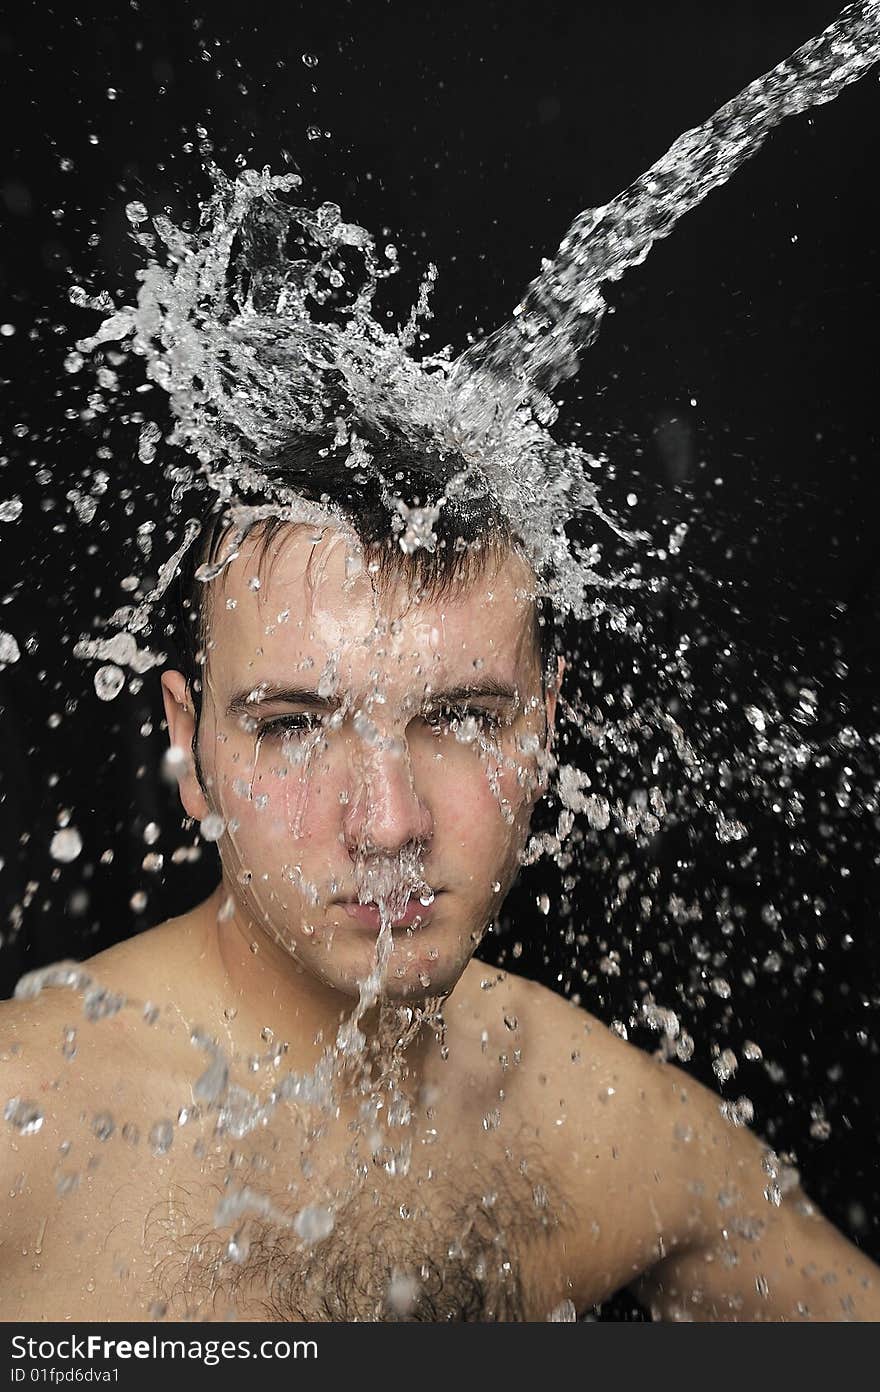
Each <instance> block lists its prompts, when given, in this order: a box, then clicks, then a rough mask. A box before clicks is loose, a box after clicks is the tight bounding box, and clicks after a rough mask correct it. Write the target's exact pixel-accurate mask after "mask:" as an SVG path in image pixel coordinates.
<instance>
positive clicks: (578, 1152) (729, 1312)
mask: <svg viewBox="0 0 880 1392" xmlns="http://www.w3.org/2000/svg"><path fill="white" fill-rule="evenodd" d="M533 989H534V990H536V991H539V992H540V997H534V996H533V997H532V1002H531V1004H532V1009H531V1011H530V1019H531V1020H532V1021H534V1020H536V1019H540V1020H542V1021H543V1027H542V1028H541V1029H540V1030H537V1031H536V1029H535V1026H534V1024H533V1025H532V1028H531V1029H530V1031H529V1032H530V1034H532V1035H533V1036H534V1055H535V1058H536V1060H541V1067H542V1070H543V1076H552V1078H553V1081H554V1084H555V1087H554V1089H553V1091H552V1092H549V1093H548V1091H547V1088H546V1087H545V1088H544V1089H543V1103H542V1106H541V1109H540V1110H541V1116H542V1121H543V1127H542V1129H543V1133H544V1140H545V1143H546V1144H547V1146H548V1147H549V1148H550V1150H551V1152H552V1156H553V1163H554V1168H555V1170H556V1172H557V1174H558V1175H559V1179H560V1183H561V1186H562V1189H563V1192H564V1194H565V1197H566V1200H567V1204H568V1206H569V1208H570V1210H571V1213H572V1225H571V1226H572V1231H571V1235H570V1240H569V1253H570V1257H571V1260H572V1264H573V1267H574V1268H575V1281H576V1283H579V1284H580V1287H581V1289H582V1291H583V1292H584V1294H585V1296H586V1300H585V1303H587V1302H592V1300H593V1299H594V1298H600V1297H594V1296H593V1295H592V1290H594V1289H596V1288H601V1287H602V1285H603V1284H604V1286H605V1289H610V1288H613V1287H617V1288H619V1287H621V1286H631V1287H632V1288H633V1289H634V1290H635V1291H636V1293H637V1294H638V1296H639V1297H640V1298H641V1299H643V1300H645V1301H646V1303H648V1304H649V1305H650V1306H651V1308H652V1309H653V1310H654V1311H655V1312H656V1313H657V1314H658V1316H660V1317H662V1318H679V1319H701V1320H758V1319H788V1318H791V1319H799V1318H800V1319H804V1318H806V1319H809V1318H812V1319H847V1318H854V1319H859V1318H861V1319H878V1318H880V1269H878V1268H877V1267H875V1266H874V1265H873V1263H871V1262H870V1261H869V1260H868V1259H867V1258H865V1257H864V1256H863V1255H862V1254H861V1253H860V1252H859V1251H858V1249H857V1248H855V1247H854V1246H853V1245H852V1244H851V1243H849V1242H847V1240H846V1239H845V1238H844V1237H843V1236H842V1235H841V1234H840V1233H839V1232H837V1230H836V1229H835V1228H834V1227H832V1225H831V1224H830V1223H829V1222H827V1220H826V1219H824V1218H823V1217H822V1216H821V1214H819V1213H818V1211H817V1210H816V1209H815V1207H814V1206H813V1205H812V1204H810V1203H809V1202H808V1200H807V1199H806V1198H805V1196H804V1194H803V1192H802V1191H801V1190H800V1188H799V1187H798V1186H797V1183H796V1176H794V1174H793V1172H789V1175H790V1179H791V1180H792V1181H793V1184H791V1185H787V1184H786V1176H785V1174H784V1173H774V1171H778V1170H779V1169H780V1167H779V1162H778V1161H777V1160H776V1158H775V1157H774V1156H773V1152H772V1151H770V1150H769V1149H768V1148H767V1147H766V1146H764V1145H763V1144H762V1143H761V1141H760V1140H759V1139H758V1138H757V1137H756V1136H755V1135H754V1134H753V1133H752V1132H751V1131H749V1130H748V1129H747V1128H745V1127H743V1126H735V1125H733V1123H732V1122H731V1121H730V1120H728V1119H727V1117H726V1116H724V1115H722V1112H721V1108H720V1102H719V1098H718V1097H717V1095H716V1094H715V1093H713V1092H711V1091H710V1090H709V1089H708V1088H705V1087H703V1086H702V1085H701V1084H700V1083H698V1082H696V1081H695V1080H694V1079H692V1078H690V1077H689V1076H688V1075H687V1074H685V1073H684V1072H683V1071H682V1070H680V1069H679V1068H677V1067H675V1066H674V1065H673V1064H669V1063H664V1062H660V1061H659V1060H657V1059H655V1058H652V1057H650V1056H649V1055H648V1054H646V1053H645V1052H643V1051H642V1050H640V1049H637V1048H635V1047H634V1046H633V1045H630V1044H626V1043H624V1042H623V1041H622V1040H620V1039H618V1038H617V1037H616V1036H614V1035H612V1034H611V1033H610V1031H608V1030H607V1029H606V1028H605V1027H604V1026H603V1025H601V1024H600V1023H599V1022H598V1021H596V1020H594V1019H593V1018H592V1017H591V1016H589V1015H587V1014H586V1012H584V1011H582V1010H580V1009H577V1008H576V1007H574V1006H572V1005H570V1004H569V1003H568V1002H565V1001H563V1000H562V999H561V998H560V997H558V996H554V995H552V993H550V992H546V991H543V990H542V989H541V988H533ZM524 1057H525V1041H524ZM551 1070H552V1072H551ZM597 1278H598V1279H597Z"/></svg>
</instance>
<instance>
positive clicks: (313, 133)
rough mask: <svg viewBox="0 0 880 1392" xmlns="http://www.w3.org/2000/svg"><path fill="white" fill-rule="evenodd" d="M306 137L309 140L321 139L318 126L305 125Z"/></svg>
mask: <svg viewBox="0 0 880 1392" xmlns="http://www.w3.org/2000/svg"><path fill="white" fill-rule="evenodd" d="M306 137H307V139H309V140H320V139H321V131H320V128H319V127H318V126H307V127H306Z"/></svg>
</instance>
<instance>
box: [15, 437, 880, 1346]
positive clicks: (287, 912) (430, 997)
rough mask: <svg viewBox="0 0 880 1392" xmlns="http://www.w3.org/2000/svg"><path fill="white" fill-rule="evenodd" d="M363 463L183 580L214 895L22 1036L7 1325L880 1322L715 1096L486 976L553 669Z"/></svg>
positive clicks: (175, 735) (309, 484)
mask: <svg viewBox="0 0 880 1392" xmlns="http://www.w3.org/2000/svg"><path fill="white" fill-rule="evenodd" d="M319 443H320V442H319ZM374 453H375V455H376V467H377V468H378V470H379V472H380V474H381V481H380V482H378V483H377V482H376V479H375V477H373V475H372V474H369V475H367V474H363V473H353V472H352V470H351V469H350V468H348V467H347V464H346V462H345V450H339V449H337V448H336V447H335V445H334V443H333V442H332V441H331V442H324V443H323V445H322V447H321V448H320V449H319V448H318V447H317V446H316V445H315V444H314V443H311V444H310V443H309V442H307V441H306V442H299V443H297V444H295V445H293V446H291V448H290V449H289V450H288V451H287V452H286V453H285V454H284V455H283V456H282V458H281V459H279V460H277V461H275V465H274V468H273V470H271V471H270V483H274V484H283V485H287V486H288V487H289V488H290V489H292V490H293V491H294V492H295V493H296V494H297V495H305V496H307V497H310V498H312V499H314V500H316V504H317V506H316V507H315V508H314V509H312V510H311V511H310V509H309V508H308V507H306V508H305V509H304V511H303V512H302V513H300V514H299V520H296V516H297V515H296V514H295V513H293V514H291V513H288V514H286V516H285V515H284V514H282V515H277V513H278V510H277V509H276V515H274V516H273V515H271V513H272V509H271V508H269V509H266V508H265V507H264V508H263V510H262V512H260V511H254V510H251V511H250V512H248V511H247V510H242V509H241V508H239V509H238V510H237V511H235V510H233V511H232V512H231V513H230V512H228V511H226V510H224V511H223V512H221V513H220V514H218V515H217V516H216V517H215V518H213V519H212V520H211V521H210V522H208V523H206V525H205V528H204V531H203V535H202V537H201V539H200V542H199V544H198V548H197V549H196V550H195V551H194V553H193V555H192V556H191V558H190V560H189V562H188V565H187V567H185V568H184V571H183V572H182V574H181V578H180V594H181V601H182V612H183V622H182V625H181V627H182V635H181V637H180V640H179V646H180V652H181V660H180V665H181V668H182V669H183V670H168V671H166V672H165V673H164V674H163V677H162V690H163V697H164V702H165V712H166V716H167V723H168V732H169V739H170V745H171V756H170V758H171V764H172V766H173V767H174V768H175V770H176V772H177V777H178V781H179V788H180V796H181V800H182V803H183V806H184V809H185V811H186V813H187V814H188V815H189V816H190V817H192V818H197V819H198V820H199V821H200V823H201V827H202V833H203V836H204V837H205V839H209V840H214V841H216V842H217V845H218V850H219V854H220V861H221V865H222V879H221V883H220V884H219V885H218V887H217V889H216V891H215V892H214V893H213V894H212V895H211V896H210V898H209V899H207V900H206V901H205V902H204V903H202V904H200V905H199V906H198V907H197V908H196V909H194V910H193V911H192V912H190V913H188V914H185V915H184V916H183V917H182V918H178V919H173V920H171V921H170V922H167V923H165V924H163V925H161V926H160V927H158V928H156V929H154V930H152V931H150V932H147V933H144V934H142V935H141V936H139V937H137V938H135V939H133V940H130V941H127V942H123V943H121V944H119V945H118V946H116V947H114V948H112V949H111V950H109V951H107V952H103V953H101V954H100V955H99V956H97V957H95V958H94V959H92V960H91V961H90V962H88V963H86V964H84V966H83V967H82V968H81V969H79V970H77V969H75V968H72V967H68V968H62V969H59V970H58V971H56V972H55V973H54V975H52V974H50V975H49V977H48V979H47V978H45V976H44V978H42V980H40V979H37V980H36V981H32V982H31V983H30V984H29V985H28V984H27V983H26V984H25V986H24V988H23V989H22V991H21V992H20V995H21V996H22V997H23V998H22V999H19V1000H16V1001H15V1002H13V1003H10V1004H8V1005H6V1006H5V1007H4V1008H3V1015H2V1034H0V1039H2V1045H3V1056H4V1072H5V1077H6V1096H7V1097H8V1099H9V1101H8V1102H7V1104H6V1120H7V1134H6V1137H5V1140H6V1145H5V1147H4V1151H5V1160H4V1165H5V1168H4V1174H3V1181H4V1182H3V1185H2V1190H3V1199H2V1203H3V1207H4V1216H3V1257H4V1260H3V1272H2V1286H0V1289H2V1302H3V1303H2V1311H3V1315H4V1317H5V1318H7V1319H11V1318H16V1319H27V1318H49V1319H58V1320H61V1319H73V1320H77V1319H79V1320H84V1319H111V1320H123V1319H138V1318H144V1317H148V1316H152V1317H154V1318H155V1317H165V1318H169V1319H174V1318H183V1317H187V1318H198V1319H208V1320H210V1319H224V1318H229V1317H237V1318H239V1319H244V1320H254V1319H266V1318H270V1319H278V1320H309V1319H318V1320H386V1319H387V1320H394V1319H417V1320H436V1321H444V1320H499V1321H500V1320H547V1319H574V1318H576V1316H577V1315H579V1314H581V1313H583V1312H584V1311H587V1310H589V1309H590V1308H591V1307H592V1306H593V1305H594V1304H596V1303H597V1302H599V1301H601V1300H603V1299H604V1298H606V1297H607V1296H609V1295H610V1294H611V1293H612V1292H614V1291H617V1290H618V1289H620V1288H622V1287H625V1286H629V1287H631V1288H632V1289H634V1290H635V1291H636V1292H637V1293H638V1294H639V1296H640V1298H641V1299H643V1300H644V1301H645V1302H646V1303H647V1304H648V1305H649V1306H650V1308H651V1309H652V1311H653V1312H654V1314H655V1316H657V1317H659V1318H671V1319H684V1320H692V1319H698V1320H792V1319H795V1320H796V1319H822V1320H824V1319H828V1320H839V1319H872V1318H878V1317H880V1287H878V1283H877V1269H876V1268H875V1267H874V1266H873V1265H872V1264H871V1263H870V1262H868V1261H867V1260H866V1259H865V1258H864V1257H863V1256H862V1255H861V1254H860V1253H859V1252H858V1250H857V1249H856V1248H855V1247H853V1246H852V1245H851V1244H849V1243H848V1242H847V1241H846V1240H845V1239H844V1238H843V1237H842V1236H841V1235H840V1234H838V1233H837V1232H836V1231H835V1230H834V1229H833V1228H832V1227H831V1226H830V1225H829V1224H828V1223H827V1222H826V1221H825V1220H824V1219H823V1218H822V1217H821V1216H820V1215H819V1214H818V1213H817V1212H816V1211H815V1209H814V1208H813V1207H812V1205H811V1204H810V1203H809V1202H808V1201H807V1200H806V1198H805V1197H804V1195H803V1194H802V1193H801V1192H800V1190H799V1189H798V1188H797V1185H796V1181H793V1177H792V1176H791V1175H790V1174H789V1175H788V1176H786V1174H785V1173H783V1172H782V1171H781V1168H780V1166H779V1163H778V1161H776V1159H775V1157H773V1155H772V1153H771V1152H769V1151H767V1150H766V1149H765V1148H764V1147H763V1146H762V1145H761V1144H760V1142H759V1141H758V1140H756V1138H755V1137H754V1136H753V1135H751V1134H750V1133H749V1131H748V1130H747V1129H745V1128H743V1127H742V1126H739V1127H738V1126H735V1125H733V1124H732V1123H731V1121H730V1120H728V1119H726V1117H724V1116H722V1114H721V1111H720V1108H719V1103H718V1099H717V1098H716V1097H715V1096H714V1095H713V1094H711V1093H710V1092H709V1091H707V1090H706V1089H704V1088H703V1087H701V1086H699V1085H698V1084H697V1083H695V1082H693V1081H692V1080H691V1079H690V1078H688V1077H687V1076H686V1075H685V1074H684V1073H682V1072H680V1071H679V1070H677V1069H676V1068H674V1067H673V1066H671V1065H670V1064H666V1063H662V1062H659V1061H657V1060H655V1059H653V1058H650V1057H648V1056H647V1055H646V1054H644V1053H642V1052H640V1051H639V1050H637V1049H635V1048H633V1047H632V1046H630V1045H628V1044H626V1043H624V1042H622V1041H621V1040H620V1039H618V1038H617V1037H616V1036H614V1035H613V1034H611V1033H609V1031H608V1030H606V1029H605V1028H604V1027H603V1026H602V1025H601V1024H600V1023H599V1022H598V1021H597V1020H595V1019H593V1018H591V1017H590V1016H589V1015H588V1014H586V1013H585V1012H584V1011H583V1010H581V1009H579V1008H576V1007H575V1006H573V1005H571V1004H569V1003H568V1002H566V1001H564V1000H562V999H561V998H559V997H558V996H556V995H555V994H553V993H552V992H550V991H548V990H546V989H544V988H542V987H540V986H537V985H535V984H533V983H531V982H529V981H526V980H524V979H520V978H517V977H516V976H514V975H509V974H507V973H504V972H500V971H496V970H492V969H490V968H487V967H486V966H485V965H484V964H482V963H480V962H479V961H476V960H474V959H473V957H472V954H473V952H474V948H475V947H476V946H477V944H478V943H479V941H480V939H481V937H482V935H483V934H484V932H485V931H486V930H487V927H488V926H489V925H490V924H491V922H492V921H493V919H494V918H495V917H496V916H497V914H498V912H499V910H500V908H501V905H502V903H503V901H504V897H505V894H506V893H507V891H508V889H509V888H510V886H511V884H512V882H513V880H514V878H515V876H516V873H517V869H518V866H519V864H520V861H521V854H522V851H523V848H524V846H525V843H526V840H527V835H528V829H529V822H530V817H531V813H532V810H533V807H534V805H535V803H536V802H537V800H538V799H539V797H540V796H541V793H542V792H543V791H544V789H545V788H546V786H547V782H548V778H549V775H550V771H551V766H552V740H553V728H554V718H555V713H556V704H557V696H558V691H559V684H560V680H561V678H562V675H563V665H562V662H561V661H559V660H557V659H553V658H552V644H551V642H550V641H549V640H550V638H551V636H552V631H551V628H550V626H549V624H548V623H547V622H546V615H545V614H543V613H542V612H541V611H540V605H539V603H538V602H537V600H536V596H535V589H536V584H535V576H534V574H533V572H532V570H531V568H530V566H529V565H528V562H527V560H526V559H525V555H524V552H523V548H522V545H521V544H520V542H519V540H518V539H517V538H516V537H514V536H512V535H511V534H510V532H509V529H508V528H507V527H506V526H505V523H504V520H503V518H501V517H500V515H499V514H498V513H497V511H496V510H495V509H494V508H493V506H492V504H491V501H490V500H489V499H488V498H482V499H476V500H474V499H473V498H472V499H471V500H470V502H465V500H464V494H463V492H462V490H461V488H460V487H458V486H457V480H458V475H457V474H456V471H455V470H456V464H455V461H454V460H452V461H450V460H448V459H447V460H443V459H442V458H439V457H437V456H436V455H434V454H431V452H430V451H427V452H423V454H422V455H421V457H419V454H418V451H416V450H414V449H413V448H412V446H411V445H410V444H408V443H407V442H402V441H398V442H394V441H393V440H391V439H390V438H384V439H383V438H381V437H380V438H379V439H378V440H377V441H376V442H375V447H374ZM458 467H459V468H460V467H461V462H460V461H459V464H458ZM444 490H445V491H444ZM267 512H268V514H270V515H267ZM390 520H393V525H390ZM197 567H198V568H197ZM196 568H197V569H196ZM53 983H54V984H53ZM41 985H42V987H43V989H39V988H40V986H41ZM59 986H60V987H64V986H66V987H67V988H68V989H58V987H59ZM70 988H72V990H71V989H70ZM84 1017H85V1018H84Z"/></svg>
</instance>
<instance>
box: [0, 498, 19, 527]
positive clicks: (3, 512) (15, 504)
mask: <svg viewBox="0 0 880 1392" xmlns="http://www.w3.org/2000/svg"><path fill="white" fill-rule="evenodd" d="M21 507H22V505H21V500H20V499H19V498H10V499H9V501H8V502H6V503H0V522H15V521H17V519H18V518H19V517H20V516H21Z"/></svg>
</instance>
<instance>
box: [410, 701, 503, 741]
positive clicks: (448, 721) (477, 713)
mask: <svg viewBox="0 0 880 1392" xmlns="http://www.w3.org/2000/svg"><path fill="white" fill-rule="evenodd" d="M423 718H424V720H425V723H426V724H427V725H429V726H430V727H431V729H432V730H436V731H437V733H438V734H439V733H441V732H442V731H443V730H452V731H453V733H457V734H459V735H461V734H464V735H468V734H470V735H471V737H472V738H476V736H477V735H479V734H490V733H493V732H494V731H495V730H497V729H498V728H499V726H500V725H501V717H500V715H498V713H497V712H496V711H488V710H481V709H480V708H479V707H471V706H440V707H438V708H437V710H433V711H426V712H425V715H424V717H423Z"/></svg>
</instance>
